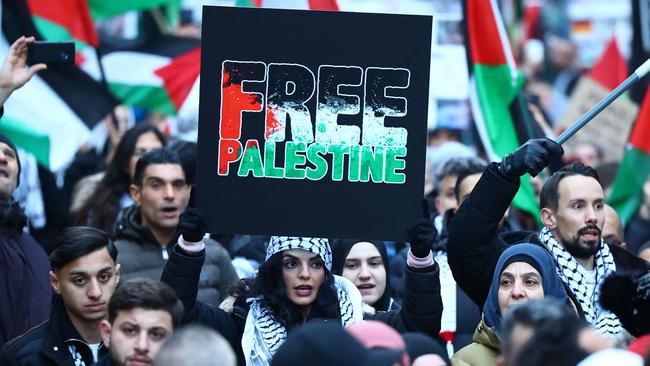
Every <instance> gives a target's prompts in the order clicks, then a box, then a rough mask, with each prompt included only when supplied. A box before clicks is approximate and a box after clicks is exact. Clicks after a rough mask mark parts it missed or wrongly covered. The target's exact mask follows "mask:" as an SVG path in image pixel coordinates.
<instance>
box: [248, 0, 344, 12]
mask: <svg viewBox="0 0 650 366" xmlns="http://www.w3.org/2000/svg"><path fill="white" fill-rule="evenodd" d="M235 6H245V7H256V8H278V9H305V10H333V11H338V10H340V8H339V4H338V2H337V1H336V0H294V1H287V0H236V1H235Z"/></svg>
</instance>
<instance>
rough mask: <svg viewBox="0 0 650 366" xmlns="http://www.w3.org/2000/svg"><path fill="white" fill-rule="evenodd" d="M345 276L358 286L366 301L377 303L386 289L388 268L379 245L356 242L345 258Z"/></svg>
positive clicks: (367, 302)
mask: <svg viewBox="0 0 650 366" xmlns="http://www.w3.org/2000/svg"><path fill="white" fill-rule="evenodd" d="M343 277H345V278H347V279H348V280H350V281H352V283H354V285H355V286H357V288H358V289H359V292H361V297H362V298H363V302H364V303H366V304H368V305H373V304H374V303H376V302H377V301H378V300H379V299H380V298H381V297H382V296H383V295H384V291H386V268H385V267H384V260H383V259H382V257H381V254H380V253H379V250H377V247H375V246H374V245H373V244H372V243H369V242H360V243H357V244H355V245H354V246H353V247H352V249H350V252H349V253H348V256H347V258H345V265H344V267H343Z"/></svg>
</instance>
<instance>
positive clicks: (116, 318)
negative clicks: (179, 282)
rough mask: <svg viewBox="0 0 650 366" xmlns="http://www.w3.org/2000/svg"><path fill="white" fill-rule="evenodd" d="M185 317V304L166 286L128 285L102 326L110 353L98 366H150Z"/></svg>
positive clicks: (153, 283)
mask: <svg viewBox="0 0 650 366" xmlns="http://www.w3.org/2000/svg"><path fill="white" fill-rule="evenodd" d="M182 316H183V304H181V302H180V300H179V299H178V297H177V296H176V292H174V290H173V289H172V288H171V287H169V286H167V285H166V284H164V283H162V282H160V281H153V280H149V279H145V278H138V279H133V280H130V281H127V282H125V283H124V284H122V286H120V287H119V288H118V289H117V290H116V291H115V294H113V296H112V297H111V300H110V301H109V303H108V320H103V321H102V323H101V325H100V329H101V333H102V340H103V341H104V344H105V345H106V347H108V354H107V355H105V356H104V357H102V359H101V360H100V361H99V362H98V363H97V364H96V365H97V366H130V365H150V364H151V363H152V362H153V359H154V357H156V355H157V354H158V351H159V350H160V347H161V345H162V344H163V342H164V341H165V340H166V339H167V338H168V337H169V336H170V335H171V334H172V332H173V331H174V328H176V327H177V326H178V325H179V324H180V321H181V317H182Z"/></svg>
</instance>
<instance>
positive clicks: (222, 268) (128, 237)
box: [115, 206, 239, 306]
mask: <svg viewBox="0 0 650 366" xmlns="http://www.w3.org/2000/svg"><path fill="white" fill-rule="evenodd" d="M115 237H116V241H115V245H116V246H117V250H118V255H117V263H119V264H120V271H121V274H122V279H121V280H122V281H128V280H129V279H132V278H136V277H144V278H150V279H153V280H160V276H161V275H162V272H163V268H164V267H165V263H166V262H167V258H169V254H170V253H171V249H172V247H173V245H160V244H159V243H158V241H157V240H156V238H155V237H154V235H153V233H152V232H151V229H149V227H148V226H146V225H143V224H142V223H141V222H140V210H139V209H138V208H137V207H135V206H131V207H128V208H126V209H125V210H124V211H123V212H122V215H121V217H120V218H119V219H118V224H117V231H116V234H115ZM204 241H205V249H206V260H205V264H204V265H203V268H202V269H201V277H200V280H199V294H198V298H199V299H200V300H201V301H203V302H206V303H208V304H212V305H215V306H218V305H219V304H220V303H221V301H223V300H224V299H225V298H226V297H228V293H229V291H228V290H229V288H230V286H232V285H235V284H236V283H237V281H238V280H239V278H238V276H237V272H236V271H235V268H234V267H233V265H232V262H231V259H230V255H229V254H228V252H227V251H226V250H225V249H224V248H223V247H222V246H221V244H220V243H219V242H217V241H215V240H212V239H204Z"/></svg>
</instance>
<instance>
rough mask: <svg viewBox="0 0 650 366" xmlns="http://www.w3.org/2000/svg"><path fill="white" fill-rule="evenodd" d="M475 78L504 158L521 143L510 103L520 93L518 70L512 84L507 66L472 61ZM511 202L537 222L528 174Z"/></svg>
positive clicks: (492, 135) (490, 132) (489, 128)
mask: <svg viewBox="0 0 650 366" xmlns="http://www.w3.org/2000/svg"><path fill="white" fill-rule="evenodd" d="M474 80H475V81H476V92H477V95H478V99H479V103H480V105H481V113H482V115H483V121H484V123H485V129H486V130H487V134H488V136H489V138H490V142H491V144H492V149H493V151H494V153H495V154H497V155H498V156H499V157H503V156H505V155H506V154H507V153H510V152H512V151H515V150H517V148H518V147H519V146H520V142H519V139H518V138H517V131H516V130H515V126H514V121H513V119H512V114H511V113H510V104H511V103H512V102H513V100H514V99H515V98H516V97H517V94H518V93H519V89H520V87H521V85H522V84H523V77H522V75H521V73H520V74H519V80H518V82H517V85H512V83H511V80H512V74H511V73H510V68H509V67H508V65H495V66H493V65H481V64H474ZM512 203H513V204H514V205H515V206H516V207H518V208H519V209H522V210H524V211H526V212H529V213H531V214H532V215H533V217H535V219H536V220H537V221H538V222H539V204H538V202H537V199H536V195H535V189H534V188H533V185H532V183H531V182H530V178H529V177H528V176H523V177H521V186H520V188H519V191H518V192H517V195H516V196H515V198H514V200H513V201H512Z"/></svg>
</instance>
